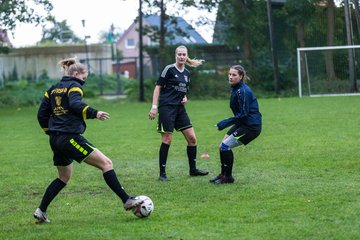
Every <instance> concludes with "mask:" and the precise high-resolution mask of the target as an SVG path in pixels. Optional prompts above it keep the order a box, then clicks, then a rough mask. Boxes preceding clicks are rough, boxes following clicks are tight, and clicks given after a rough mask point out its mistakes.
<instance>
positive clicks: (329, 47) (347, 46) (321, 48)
mask: <svg viewBox="0 0 360 240" xmlns="http://www.w3.org/2000/svg"><path fill="white" fill-rule="evenodd" d="M355 48H360V45H346V46H327V47H306V48H297V49H296V52H297V67H298V88H299V97H302V88H301V77H302V76H301V62H300V60H301V59H300V57H301V56H300V53H301V51H317V50H336V49H355ZM305 67H306V68H307V62H306V58H305ZM308 81H309V77H308ZM358 95H360V93H339V94H317V95H313V94H310V97H321V96H358Z"/></svg>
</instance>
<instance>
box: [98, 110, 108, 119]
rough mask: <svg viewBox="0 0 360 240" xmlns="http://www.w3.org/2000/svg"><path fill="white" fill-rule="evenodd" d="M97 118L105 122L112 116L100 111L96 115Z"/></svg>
mask: <svg viewBox="0 0 360 240" xmlns="http://www.w3.org/2000/svg"><path fill="white" fill-rule="evenodd" d="M96 118H97V119H99V120H101V121H105V120H108V119H110V114H108V113H107V112H103V111H98V112H97V114H96Z"/></svg>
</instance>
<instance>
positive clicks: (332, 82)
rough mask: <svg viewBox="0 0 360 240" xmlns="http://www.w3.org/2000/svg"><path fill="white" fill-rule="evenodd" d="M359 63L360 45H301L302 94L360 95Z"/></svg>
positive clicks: (299, 79)
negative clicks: (306, 46)
mask: <svg viewBox="0 0 360 240" xmlns="http://www.w3.org/2000/svg"><path fill="white" fill-rule="evenodd" d="M357 63H360V45H352V46H332V47H309V48H298V49H297V65H298V88H299V97H302V96H311V97H316V96H348V95H360V93H359V92H358V83H359V82H358V81H357V79H358V77H360V68H359V67H358V66H357Z"/></svg>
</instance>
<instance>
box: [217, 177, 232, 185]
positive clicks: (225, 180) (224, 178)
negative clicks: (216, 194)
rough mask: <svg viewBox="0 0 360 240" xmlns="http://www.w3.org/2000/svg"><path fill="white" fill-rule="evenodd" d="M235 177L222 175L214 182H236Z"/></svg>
mask: <svg viewBox="0 0 360 240" xmlns="http://www.w3.org/2000/svg"><path fill="white" fill-rule="evenodd" d="M234 182H235V179H234V178H233V177H225V176H222V177H221V178H219V179H218V180H216V181H215V182H214V184H226V183H234Z"/></svg>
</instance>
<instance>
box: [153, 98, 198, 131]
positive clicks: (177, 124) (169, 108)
mask: <svg viewBox="0 0 360 240" xmlns="http://www.w3.org/2000/svg"><path fill="white" fill-rule="evenodd" d="M191 127H192V124H191V121H190V119H189V116H188V115H187V113H186V110H185V107H184V106H183V105H166V106H161V107H159V118H158V127H157V131H158V132H159V133H172V132H173V131H174V129H175V130H176V131H183V130H185V129H188V128H191Z"/></svg>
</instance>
